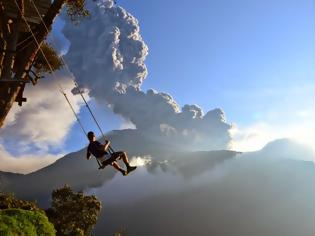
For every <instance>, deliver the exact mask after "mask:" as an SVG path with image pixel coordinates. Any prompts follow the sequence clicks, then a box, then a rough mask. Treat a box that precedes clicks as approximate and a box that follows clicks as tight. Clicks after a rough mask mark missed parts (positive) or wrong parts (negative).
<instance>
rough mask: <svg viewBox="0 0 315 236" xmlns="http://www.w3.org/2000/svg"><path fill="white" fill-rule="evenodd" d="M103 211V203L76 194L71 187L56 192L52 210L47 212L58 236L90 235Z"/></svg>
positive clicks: (93, 198)
mask: <svg viewBox="0 0 315 236" xmlns="http://www.w3.org/2000/svg"><path fill="white" fill-rule="evenodd" d="M100 210H101V203H100V201H99V200H97V198H96V197H95V196H84V195H83V193H81V192H79V193H75V192H73V191H72V190H71V188H70V187H69V186H64V187H63V188H61V189H57V190H54V191H53V193H52V208H50V209H48V210H47V211H46V214H47V216H48V218H49V220H50V221H51V222H52V223H53V224H54V226H55V228H56V230H57V235H60V236H63V235H71V236H81V235H82V236H83V235H90V234H91V231H92V228H93V226H94V225H95V224H96V221H97V218H98V215H99V213H100Z"/></svg>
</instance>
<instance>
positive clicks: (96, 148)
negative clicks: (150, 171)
mask: <svg viewBox="0 0 315 236" xmlns="http://www.w3.org/2000/svg"><path fill="white" fill-rule="evenodd" d="M87 137H88V139H89V141H90V144H89V146H88V148H87V153H86V159H88V160H89V159H90V158H91V155H93V156H95V157H96V158H97V160H98V161H99V162H101V163H102V166H100V169H103V168H105V167H106V166H107V165H112V166H113V167H114V168H115V169H116V170H117V171H120V173H122V175H124V176H126V175H128V173H129V172H131V171H133V170H135V169H136V168H137V167H136V166H130V164H129V161H128V157H127V154H126V153H125V152H113V153H109V152H107V150H108V148H109V145H110V142H109V141H108V140H105V144H104V145H102V144H101V143H100V142H98V141H97V140H96V137H95V135H94V133H93V132H92V131H90V132H88V134H87ZM118 158H121V159H122V160H123V162H124V163H125V165H126V167H127V170H124V169H122V168H121V167H120V166H119V165H118V163H117V159H118Z"/></svg>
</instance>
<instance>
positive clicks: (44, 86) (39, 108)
mask: <svg viewBox="0 0 315 236" xmlns="http://www.w3.org/2000/svg"><path fill="white" fill-rule="evenodd" d="M58 83H59V84H61V85H62V86H63V88H64V89H65V92H66V93H67V94H68V97H69V99H70V100H71V102H72V105H73V107H74V110H75V111H76V112H79V110H80V105H81V104H82V103H81V101H80V97H78V96H72V94H71V92H70V90H71V89H72V88H73V82H72V80H71V79H70V78H67V77H65V76H61V77H59V78H58V81H56V78H52V77H50V76H48V77H47V78H45V79H43V80H42V81H40V83H39V84H38V85H37V86H36V87H27V89H26V91H25V96H26V97H27V99H28V102H26V103H25V104H24V105H23V106H22V107H19V106H17V105H15V106H14V107H13V109H12V110H11V111H10V113H9V116H8V119H7V121H6V124H5V126H4V127H3V128H2V129H1V130H0V134H1V137H2V140H1V141H2V142H3V141H5V142H6V143H9V142H10V141H12V142H14V143H15V145H17V146H20V148H27V146H29V145H34V146H35V147H36V148H38V149H41V150H49V148H50V147H52V146H56V145H61V144H62V143H63V141H64V139H65V137H66V136H67V134H68V133H69V130H70V128H71V127H72V125H73V124H74V123H75V121H76V119H75V117H74V115H73V113H72V111H71V109H70V107H69V106H68V104H67V102H66V100H65V98H64V97H63V95H62V94H61V93H60V91H59V90H58V87H57V84H58Z"/></svg>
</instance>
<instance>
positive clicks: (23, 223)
mask: <svg viewBox="0 0 315 236" xmlns="http://www.w3.org/2000/svg"><path fill="white" fill-rule="evenodd" d="M0 235H1V236H15V235H29V236H36V235H46V236H53V235H56V234H55V229H54V226H53V225H52V224H51V223H50V222H49V221H48V218H47V216H46V215H45V214H44V213H41V212H39V211H27V210H22V209H6V210H0Z"/></svg>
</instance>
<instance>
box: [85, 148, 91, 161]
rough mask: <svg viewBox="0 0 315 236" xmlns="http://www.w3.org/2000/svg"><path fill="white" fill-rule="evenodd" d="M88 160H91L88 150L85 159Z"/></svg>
mask: <svg viewBox="0 0 315 236" xmlns="http://www.w3.org/2000/svg"><path fill="white" fill-rule="evenodd" d="M90 158H91V153H90V150H89V149H88V150H87V152H86V159H88V160H90Z"/></svg>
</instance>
